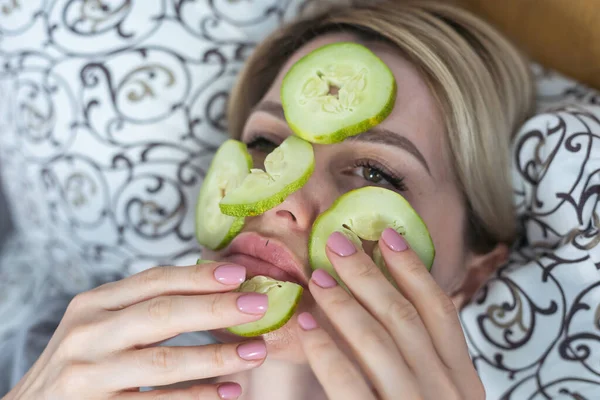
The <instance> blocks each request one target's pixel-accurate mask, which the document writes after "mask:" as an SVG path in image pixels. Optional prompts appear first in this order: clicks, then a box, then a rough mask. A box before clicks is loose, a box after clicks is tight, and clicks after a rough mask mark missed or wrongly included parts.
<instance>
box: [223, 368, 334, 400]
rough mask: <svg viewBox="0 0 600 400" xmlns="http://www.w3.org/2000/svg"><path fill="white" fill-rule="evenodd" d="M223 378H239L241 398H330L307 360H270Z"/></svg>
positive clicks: (292, 399)
mask: <svg viewBox="0 0 600 400" xmlns="http://www.w3.org/2000/svg"><path fill="white" fill-rule="evenodd" d="M219 380H220V381H227V380H231V381H235V382H238V383H239V384H241V385H242V387H243V388H244V393H243V395H242V397H240V399H239V400H326V399H327V397H326V396H325V393H324V392H323V389H322V388H321V385H320V384H319V382H318V381H317V379H316V378H315V376H314V374H313V372H312V370H311V369H310V367H309V366H308V365H305V364H300V365H299V364H292V363H288V362H283V361H277V360H268V359H267V360H266V361H265V362H264V363H263V365H261V366H260V367H258V368H256V369H253V370H250V371H245V372H241V373H239V374H235V375H229V376H227V377H223V378H221V379H219Z"/></svg>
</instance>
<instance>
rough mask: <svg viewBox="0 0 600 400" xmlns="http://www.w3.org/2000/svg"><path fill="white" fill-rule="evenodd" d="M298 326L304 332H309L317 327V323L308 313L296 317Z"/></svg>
mask: <svg viewBox="0 0 600 400" xmlns="http://www.w3.org/2000/svg"><path fill="white" fill-rule="evenodd" d="M298 325H300V328H302V329H304V330H305V331H311V330H313V329H316V328H318V327H319V324H317V321H315V319H314V317H313V316H312V315H311V314H310V313H308V312H303V313H302V314H300V315H298Z"/></svg>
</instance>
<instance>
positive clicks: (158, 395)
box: [115, 382, 242, 400]
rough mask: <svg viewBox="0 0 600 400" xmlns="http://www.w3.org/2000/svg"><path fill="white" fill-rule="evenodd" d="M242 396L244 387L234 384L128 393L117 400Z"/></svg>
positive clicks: (198, 399) (223, 399) (205, 399)
mask: <svg viewBox="0 0 600 400" xmlns="http://www.w3.org/2000/svg"><path fill="white" fill-rule="evenodd" d="M241 395H242V387H241V386H240V385H239V384H237V383H233V382H226V383H220V384H213V385H196V386H192V387H189V388H186V389H157V390H150V391H147V392H127V393H120V394H118V395H117V396H115V400H162V399H173V400H230V399H237V398H239V397H240V396H241Z"/></svg>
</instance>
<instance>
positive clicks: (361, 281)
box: [298, 229, 485, 400]
mask: <svg viewBox="0 0 600 400" xmlns="http://www.w3.org/2000/svg"><path fill="white" fill-rule="evenodd" d="M379 246H380V249H381V253H382V255H383V257H384V259H385V262H386V264H387V265H388V266H389V270H390V273H391V275H392V277H393V278H394V280H395V282H396V283H397V284H398V287H399V289H400V292H399V291H398V290H396V289H395V288H394V286H393V285H392V284H391V283H390V282H389V281H387V280H386V278H385V277H384V275H383V274H382V273H381V271H380V270H379V269H378V268H377V266H376V265H375V264H374V263H373V261H372V260H371V258H370V257H369V256H368V255H367V254H365V253H364V252H363V251H360V250H357V249H356V248H355V247H354V245H353V244H352V243H350V242H349V241H348V240H347V239H346V238H345V237H344V236H343V235H341V234H339V233H334V234H333V235H331V237H330V238H329V240H328V242H327V254H328V257H329V259H330V260H331V262H332V263H333V265H334V268H335V270H336V271H337V273H338V274H339V276H340V277H341V279H342V280H343V281H344V283H345V284H346V285H347V286H348V289H349V290H350V291H351V292H352V295H351V294H349V293H348V292H347V291H345V290H344V289H343V288H342V287H341V286H339V285H337V282H336V281H335V280H334V279H333V278H332V277H331V275H329V274H327V272H325V271H324V270H317V271H315V272H314V273H313V276H312V279H311V281H310V283H309V289H310V291H311V293H312V295H313V297H314V298H315V300H316V302H317V303H318V304H319V305H320V307H321V308H322V310H323V311H324V313H325V314H326V316H327V317H328V319H329V321H330V322H331V324H332V325H333V327H334V328H335V329H336V330H337V331H338V332H339V334H340V335H341V337H342V338H343V340H344V341H345V342H346V343H347V345H348V346H349V347H350V350H351V351H350V352H351V353H352V354H353V355H354V357H355V358H356V361H357V362H358V366H359V367H360V369H361V370H362V371H360V370H359V369H358V368H357V366H356V364H355V363H353V362H351V360H350V359H349V358H348V357H347V356H346V354H345V352H343V351H342V350H341V349H340V347H338V345H337V344H336V343H335V342H334V340H333V339H332V337H331V336H330V335H329V334H328V333H327V332H326V331H325V330H324V329H323V328H320V327H319V326H318V325H317V322H316V321H315V319H314V318H313V317H312V316H311V315H310V314H308V313H304V314H300V315H299V316H298V323H299V325H300V327H301V328H300V329H299V330H300V332H299V336H300V340H301V342H302V345H303V348H304V351H305V353H306V356H307V357H308V360H309V363H310V365H311V367H312V369H313V371H314V373H315V375H316V376H317V378H318V379H319V381H320V382H321V385H322V386H323V388H324V390H325V392H326V394H327V396H328V397H329V398H330V399H334V400H337V399H340V400H341V399H343V400H353V399H356V400H359V399H360V400H368V399H390V400H391V399H394V400H395V399H410V400H412V399H439V400H442V399H443V400H445V399H456V400H458V399H461V400H463V399H465V400H471V399H472V400H479V399H484V398H485V392H484V389H483V385H482V383H481V381H480V380H479V377H478V376H477V373H476V371H475V369H474V367H473V364H472V362H471V359H470V357H469V354H468V351H467V345H466V341H465V338H464V335H463V331H462V329H461V325H460V322H459V319H458V313H457V311H456V309H455V307H454V304H453V303H452V301H451V300H450V298H449V297H448V296H447V295H446V294H445V293H444V292H443V291H442V289H441V288H440V287H439V286H438V285H437V284H436V282H435V281H434V280H433V277H432V276H431V274H430V273H429V272H428V271H427V269H426V268H425V266H424V265H423V264H422V263H421V261H420V260H419V258H418V256H417V255H416V253H414V252H413V251H412V250H411V249H409V248H408V246H407V244H406V242H405V241H404V239H403V238H402V237H401V236H400V235H398V234H397V233H396V232H395V231H394V230H393V229H386V230H385V231H384V232H383V234H382V240H380V241H379Z"/></svg>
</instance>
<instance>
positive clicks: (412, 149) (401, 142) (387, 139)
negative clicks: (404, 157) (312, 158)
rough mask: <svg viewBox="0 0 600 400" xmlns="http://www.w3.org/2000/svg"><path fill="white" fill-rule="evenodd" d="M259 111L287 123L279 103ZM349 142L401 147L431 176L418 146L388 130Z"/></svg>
mask: <svg viewBox="0 0 600 400" xmlns="http://www.w3.org/2000/svg"><path fill="white" fill-rule="evenodd" d="M259 111H262V112H265V113H267V114H271V115H273V116H274V117H276V118H277V119H280V120H282V121H284V122H285V114H284V113H283V107H282V106H281V104H279V103H276V102H274V101H270V100H265V101H261V102H260V103H258V104H257V105H256V106H254V108H252V113H255V112H259ZM348 140H351V141H362V142H369V143H381V144H386V145H389V146H394V147H399V148H401V149H403V150H404V151H407V152H408V153H410V154H412V156H413V157H415V158H416V159H417V160H418V161H419V162H420V163H421V164H422V165H423V167H425V169H426V170H427V173H428V174H429V175H431V170H430V169H429V165H428V164H427V160H425V157H423V154H422V153H421V152H420V151H419V149H418V148H417V146H415V144H414V143H413V142H411V141H410V139H408V138H407V137H405V136H402V135H400V134H398V133H394V132H392V131H390V130H388V129H385V128H381V127H378V126H375V127H373V128H371V129H370V130H368V131H366V132H363V133H361V134H359V135H356V136H351V137H350V138H349V139H348Z"/></svg>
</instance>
